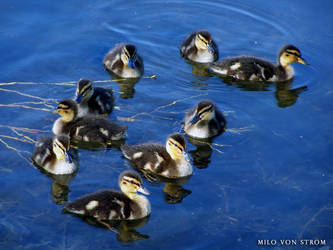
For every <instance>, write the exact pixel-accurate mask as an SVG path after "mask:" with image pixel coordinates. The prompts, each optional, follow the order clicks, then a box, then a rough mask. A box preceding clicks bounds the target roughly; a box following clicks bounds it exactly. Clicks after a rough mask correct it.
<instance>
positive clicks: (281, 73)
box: [276, 64, 294, 80]
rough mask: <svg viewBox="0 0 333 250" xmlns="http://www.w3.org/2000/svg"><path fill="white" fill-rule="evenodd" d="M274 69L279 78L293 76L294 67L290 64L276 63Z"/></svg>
mask: <svg viewBox="0 0 333 250" xmlns="http://www.w3.org/2000/svg"><path fill="white" fill-rule="evenodd" d="M276 71H277V75H278V78H280V80H289V79H291V78H293V76H294V68H293V67H292V66H291V65H290V64H285V65H282V64H278V66H277V68H276Z"/></svg>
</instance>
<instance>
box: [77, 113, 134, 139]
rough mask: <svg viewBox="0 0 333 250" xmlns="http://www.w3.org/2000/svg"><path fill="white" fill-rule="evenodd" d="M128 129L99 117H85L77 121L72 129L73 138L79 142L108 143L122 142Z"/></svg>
mask: <svg viewBox="0 0 333 250" xmlns="http://www.w3.org/2000/svg"><path fill="white" fill-rule="evenodd" d="M126 131H127V127H126V126H122V125H119V124H117V123H115V122H113V121H111V120H108V119H106V118H103V117H99V116H85V117H82V118H79V119H77V120H76V122H75V123H74V124H73V126H72V127H71V138H72V139H73V140H77V141H85V142H97V143H106V142H108V141H110V140H120V139H122V138H123V137H124V136H125V135H126Z"/></svg>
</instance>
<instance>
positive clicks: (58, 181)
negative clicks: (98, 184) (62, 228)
mask: <svg viewBox="0 0 333 250" xmlns="http://www.w3.org/2000/svg"><path fill="white" fill-rule="evenodd" d="M47 175H48V176H49V177H50V178H52V179H53V183H52V185H51V195H52V200H53V201H54V203H56V204H58V205H61V204H64V203H65V202H67V200H68V193H69V192H70V189H69V187H68V185H69V183H70V182H71V181H72V179H73V178H74V176H75V175H76V173H73V174H67V175H53V174H47Z"/></svg>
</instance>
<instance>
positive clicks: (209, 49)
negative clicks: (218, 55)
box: [207, 43, 214, 53]
mask: <svg viewBox="0 0 333 250" xmlns="http://www.w3.org/2000/svg"><path fill="white" fill-rule="evenodd" d="M207 49H208V51H209V52H210V53H214V48H213V46H212V43H209V44H207Z"/></svg>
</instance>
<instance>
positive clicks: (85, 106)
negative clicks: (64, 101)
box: [75, 78, 114, 117]
mask: <svg viewBox="0 0 333 250" xmlns="http://www.w3.org/2000/svg"><path fill="white" fill-rule="evenodd" d="M75 101H76V102H77V103H78V105H79V114H78V117H82V116H85V115H87V114H100V115H104V116H107V115H109V114H110V113H111V112H112V109H113V104H114V96H113V91H112V89H111V88H109V89H105V88H99V87H94V86H93V83H92V81H90V80H89V79H85V78H82V79H80V80H79V82H78V83H77V87H76V92H75Z"/></svg>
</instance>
